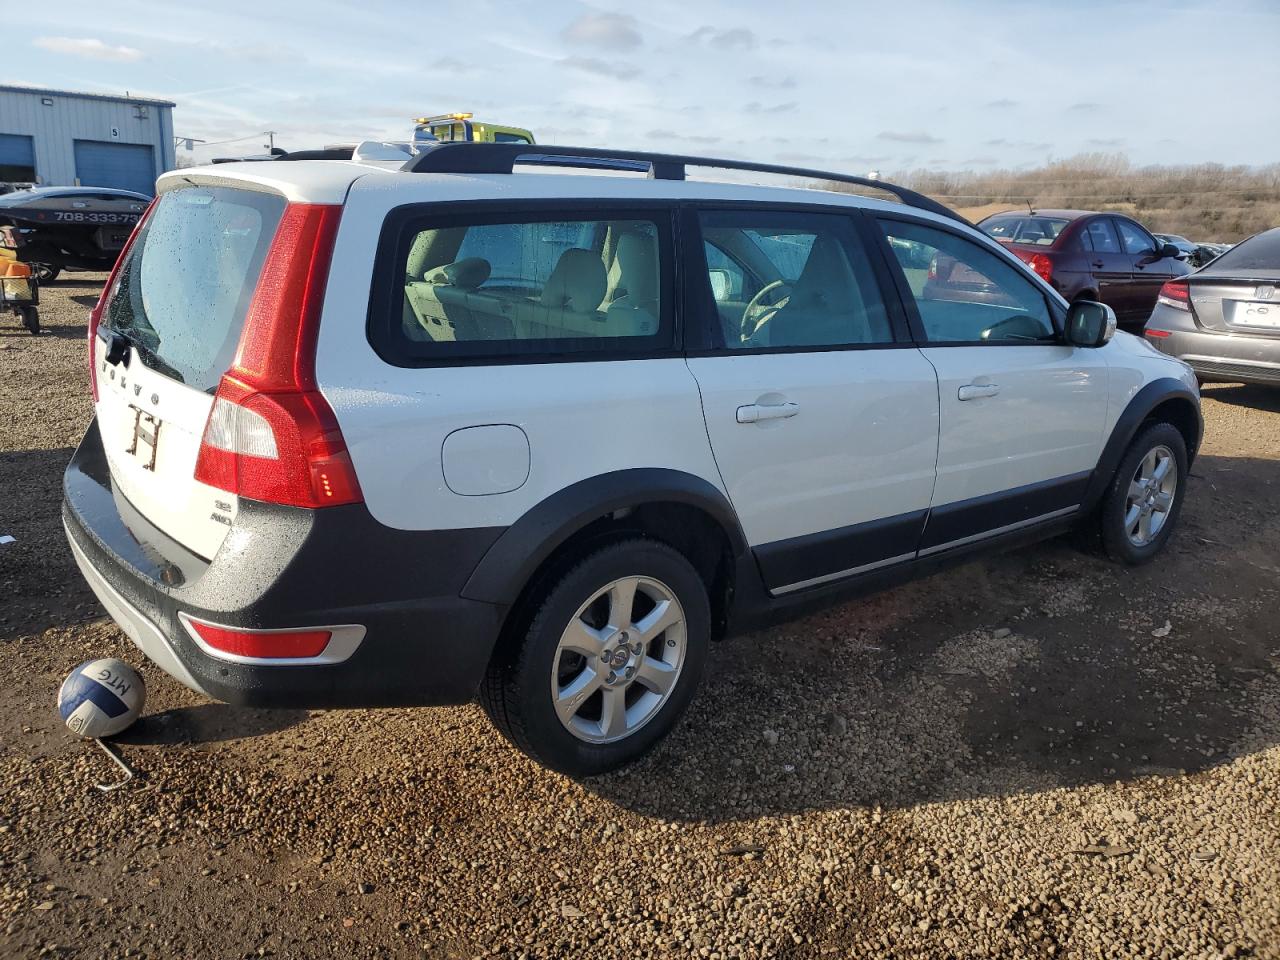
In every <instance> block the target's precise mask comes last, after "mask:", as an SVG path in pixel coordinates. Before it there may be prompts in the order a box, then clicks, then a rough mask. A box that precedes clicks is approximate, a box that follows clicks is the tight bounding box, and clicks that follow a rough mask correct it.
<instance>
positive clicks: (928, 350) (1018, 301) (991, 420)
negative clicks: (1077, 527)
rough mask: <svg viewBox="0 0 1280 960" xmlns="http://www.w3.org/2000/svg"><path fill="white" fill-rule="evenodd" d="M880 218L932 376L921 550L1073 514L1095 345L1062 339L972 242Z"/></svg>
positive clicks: (1095, 439)
mask: <svg viewBox="0 0 1280 960" xmlns="http://www.w3.org/2000/svg"><path fill="white" fill-rule="evenodd" d="M880 224H881V227H882V229H883V231H884V233H885V236H886V238H887V239H888V241H889V243H888V248H889V249H890V250H891V251H892V253H893V256H894V259H895V260H896V262H897V264H898V265H899V266H900V268H901V273H900V275H899V278H898V280H899V284H900V286H901V287H902V288H903V290H904V294H905V298H906V299H907V300H908V308H909V310H910V311H911V312H912V313H913V316H912V318H911V319H912V323H913V324H914V325H915V333H916V338H917V340H918V341H919V342H920V343H921V344H922V346H923V354H924V356H925V357H926V358H928V360H929V362H930V363H932V364H933V366H934V368H935V370H936V371H937V375H938V396H939V404H940V410H941V432H940V437H939V443H938V471H937V483H936V485H935V488H934V494H933V501H932V506H931V510H930V517H929V522H928V525H927V527H926V530H925V534H924V537H923V539H922V541H921V555H925V554H928V553H933V552H938V551H941V550H946V549H949V548H951V547H954V546H959V545H962V544H964V543H969V542H972V541H974V540H978V539H982V538H984V537H987V536H992V535H995V534H997V533H1002V532H1006V531H1009V530H1013V529H1017V528H1018V527H1022V526H1030V525H1032V524H1035V523H1039V522H1043V521H1049V520H1052V519H1054V518H1056V517H1061V516H1066V515H1068V514H1070V513H1072V512H1074V511H1075V510H1076V509H1077V508H1078V506H1079V504H1080V501H1081V498H1082V496H1083V493H1084V489H1085V486H1086V484H1087V482H1088V479H1089V474H1090V472H1091V471H1092V470H1093V468H1094V467H1095V466H1096V465H1097V462H1098V458H1099V456H1100V455H1101V452H1102V444H1103V439H1104V437H1103V427H1104V424H1105V420H1106V414H1107V365H1106V362H1105V361H1104V360H1103V358H1102V355H1101V352H1100V351H1098V350H1094V349H1089V348H1084V347H1075V346H1071V345H1069V344H1067V343H1065V342H1064V341H1063V340H1062V338H1061V337H1060V336H1059V335H1058V333H1057V331H1056V329H1055V324H1054V321H1053V317H1052V315H1051V313H1050V309H1049V304H1048V301H1047V299H1046V296H1045V293H1044V291H1042V290H1041V289H1040V288H1039V286H1038V285H1037V284H1036V282H1035V281H1033V280H1032V279H1031V278H1030V277H1029V276H1028V275H1027V273H1026V271H1025V270H1024V269H1023V268H1021V267H1020V266H1017V265H1015V264H1013V263H1011V262H1009V261H1008V260H1006V259H1005V257H1004V256H1003V255H1002V254H1000V253H997V252H996V251H993V250H991V249H988V248H987V247H986V246H985V244H983V243H981V242H980V241H977V240H975V239H970V238H969V237H966V236H963V235H962V234H960V233H959V232H958V231H952V230H950V229H945V228H942V227H939V226H933V225H926V224H924V223H921V222H919V221H913V220H910V219H907V218H901V219H899V218H896V217H894V218H890V217H882V218H880ZM912 308H913V309H912Z"/></svg>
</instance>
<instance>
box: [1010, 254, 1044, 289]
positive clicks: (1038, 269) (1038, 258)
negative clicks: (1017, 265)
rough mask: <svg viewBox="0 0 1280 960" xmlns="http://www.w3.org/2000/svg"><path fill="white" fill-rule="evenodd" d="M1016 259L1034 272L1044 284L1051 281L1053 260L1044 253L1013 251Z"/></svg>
mask: <svg viewBox="0 0 1280 960" xmlns="http://www.w3.org/2000/svg"><path fill="white" fill-rule="evenodd" d="M1014 252H1015V253H1016V254H1017V256H1018V259H1019V260H1021V261H1022V262H1023V263H1025V264H1026V265H1027V266H1029V267H1030V268H1031V269H1032V270H1034V271H1035V273H1036V276H1038V277H1039V278H1040V279H1041V280H1043V281H1044V282H1045V283H1048V282H1049V281H1050V280H1052V279H1053V260H1052V259H1051V258H1050V257H1049V256H1048V255H1047V254H1044V253H1030V252H1023V251H1021V250H1015V251H1014Z"/></svg>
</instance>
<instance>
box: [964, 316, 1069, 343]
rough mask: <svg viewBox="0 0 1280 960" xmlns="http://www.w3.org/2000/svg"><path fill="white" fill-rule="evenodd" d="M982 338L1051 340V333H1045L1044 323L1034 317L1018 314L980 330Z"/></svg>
mask: <svg viewBox="0 0 1280 960" xmlns="http://www.w3.org/2000/svg"><path fill="white" fill-rule="evenodd" d="M979 336H980V337H981V338H982V339H983V340H1031V341H1036V340H1039V341H1045V340H1052V339H1053V334H1052V333H1048V334H1047V333H1045V331H1044V325H1043V324H1042V323H1041V322H1040V321H1039V320H1037V319H1035V318H1034V317H1029V316H1027V315H1025V314H1018V315H1016V316H1012V317H1005V318H1004V319H1003V320H997V321H996V322H995V323H993V324H992V325H991V326H989V327H987V328H986V329H985V330H983V331H982V333H981V334H979Z"/></svg>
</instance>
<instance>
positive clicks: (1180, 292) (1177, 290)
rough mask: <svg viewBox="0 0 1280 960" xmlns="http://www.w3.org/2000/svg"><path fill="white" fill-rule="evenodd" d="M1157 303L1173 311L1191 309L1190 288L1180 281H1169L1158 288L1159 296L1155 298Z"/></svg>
mask: <svg viewBox="0 0 1280 960" xmlns="http://www.w3.org/2000/svg"><path fill="white" fill-rule="evenodd" d="M1156 302H1157V303H1163V304H1164V305H1165V306H1166V307H1173V309H1175V310H1190V309H1191V287H1190V286H1189V285H1188V284H1186V283H1184V282H1183V281H1181V280H1170V281H1168V282H1167V283H1166V284H1165V285H1164V286H1163V287H1161V288H1160V295H1159V296H1158V297H1156Z"/></svg>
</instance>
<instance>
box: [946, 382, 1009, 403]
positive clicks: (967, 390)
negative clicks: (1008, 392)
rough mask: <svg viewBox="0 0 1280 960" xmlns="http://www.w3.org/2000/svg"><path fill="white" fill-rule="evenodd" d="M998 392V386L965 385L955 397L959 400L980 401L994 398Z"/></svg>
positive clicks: (983, 384)
mask: <svg viewBox="0 0 1280 960" xmlns="http://www.w3.org/2000/svg"><path fill="white" fill-rule="evenodd" d="M999 392H1000V386H999V384H995V383H966V384H965V385H964V386H963V387H961V388H960V389H959V390H957V391H956V396H957V397H959V398H960V399H961V400H980V399H981V398H982V397H994V396H995V395H996V394H997V393H999Z"/></svg>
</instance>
